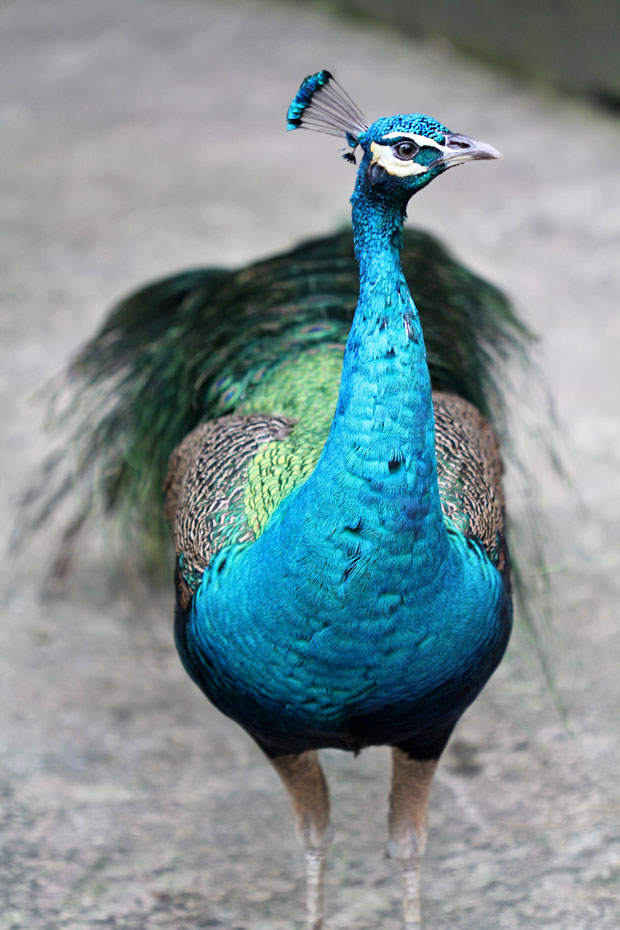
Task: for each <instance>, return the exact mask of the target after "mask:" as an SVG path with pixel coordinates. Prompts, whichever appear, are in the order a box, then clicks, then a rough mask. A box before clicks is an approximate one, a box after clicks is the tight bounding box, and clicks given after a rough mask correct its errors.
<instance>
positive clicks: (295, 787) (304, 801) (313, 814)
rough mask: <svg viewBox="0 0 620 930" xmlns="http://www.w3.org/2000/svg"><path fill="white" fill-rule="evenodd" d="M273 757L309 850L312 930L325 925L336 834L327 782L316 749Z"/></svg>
mask: <svg viewBox="0 0 620 930" xmlns="http://www.w3.org/2000/svg"><path fill="white" fill-rule="evenodd" d="M269 761H270V762H271V763H272V765H273V766H274V768H275V770H276V771H277V773H278V775H279V776H280V778H281V779H282V781H283V782H284V786H285V788H286V790H287V791H288V793H289V795H290V798H291V801H292V804H293V812H294V814H295V820H296V824H297V834H298V836H299V839H300V842H301V843H302V845H303V847H304V852H305V854H306V903H307V912H308V930H321V927H322V926H323V871H324V867H325V853H326V851H327V847H328V846H329V843H330V841H331V838H332V832H333V831H332V827H331V823H330V820H329V796H328V793H327V782H326V781H325V776H324V775H323V772H322V770H321V766H320V764H319V757H318V755H317V753H316V752H314V751H310V752H302V753H299V754H296V755H287V756H276V757H275V758H273V757H271V758H270V759H269Z"/></svg>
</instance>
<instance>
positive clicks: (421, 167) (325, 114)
mask: <svg viewBox="0 0 620 930" xmlns="http://www.w3.org/2000/svg"><path fill="white" fill-rule="evenodd" d="M287 129H314V130H316V131H317V132H325V133H328V134H329V135H334V136H340V137H341V138H344V139H345V141H346V144H347V149H346V151H345V152H344V155H343V157H344V158H345V159H346V160H347V161H350V162H353V164H355V151H356V149H357V147H358V146H359V147H360V148H361V150H362V153H363V154H362V159H361V163H360V167H359V170H358V183H361V184H362V185H363V186H365V187H368V188H370V189H372V190H375V191H377V192H378V193H379V192H380V193H381V194H382V195H383V196H385V197H388V198H390V199H392V198H393V199H396V200H403V201H405V202H406V201H407V200H408V199H409V197H411V195H412V194H415V193H416V191H418V190H420V189H421V188H422V187H425V186H426V185H427V184H428V183H429V182H430V181H432V180H433V178H436V177H437V176H438V175H439V174H442V173H443V172H444V171H446V170H447V169H448V168H452V167H454V166H455V165H462V164H464V163H465V162H467V161H474V160H477V159H483V158H485V159H486V158H501V157H502V156H501V155H500V153H499V152H498V151H497V149H495V148H493V146H492V145H488V143H486V142H478V141H476V140H475V139H470V138H469V137H468V136H464V135H461V134H460V133H456V132H451V131H450V130H449V129H448V128H447V127H446V126H444V125H442V124H441V123H439V122H438V121H437V120H435V119H433V118H432V117H430V116H425V115H424V114H423V113H409V114H406V115H399V116H388V117H381V118H380V119H378V120H375V122H374V123H372V124H371V125H368V123H367V122H366V119H365V118H364V116H363V114H362V112H361V111H360V110H359V108H358V107H357V106H356V104H355V103H353V101H352V100H351V98H350V97H349V96H348V94H347V93H346V91H344V90H343V88H342V87H341V86H340V85H339V84H338V82H337V81H336V80H335V78H334V76H333V75H332V74H331V73H330V72H329V71H325V70H323V71H319V72H317V73H316V74H312V75H310V76H309V77H307V78H306V79H305V81H303V83H302V85H301V87H300V88H299V91H298V93H297V96H296V97H295V99H294V100H293V102H292V103H291V105H290V107H289V110H288V115H287Z"/></svg>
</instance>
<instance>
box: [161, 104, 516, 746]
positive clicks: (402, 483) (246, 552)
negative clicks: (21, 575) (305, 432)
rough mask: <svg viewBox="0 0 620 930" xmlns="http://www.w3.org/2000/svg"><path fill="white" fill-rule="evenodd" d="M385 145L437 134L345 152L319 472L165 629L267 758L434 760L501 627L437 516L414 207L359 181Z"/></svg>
mask: <svg viewBox="0 0 620 930" xmlns="http://www.w3.org/2000/svg"><path fill="white" fill-rule="evenodd" d="M394 132H400V133H404V134H405V135H406V134H411V133H416V134H417V135H428V137H429V138H432V139H435V140H436V141H438V142H440V143H443V141H444V138H445V134H446V133H447V132H448V130H447V129H446V128H445V127H443V126H441V125H440V124H438V123H436V122H435V121H433V120H431V119H429V118H428V117H421V116H419V115H418V114H413V115H410V116H404V117H392V118H391V119H389V120H388V119H383V120H379V121H377V123H375V124H373V126H372V127H371V128H370V129H369V130H367V131H366V132H365V133H364V135H363V136H362V137H361V141H360V144H361V145H362V147H364V149H365V155H364V158H363V160H362V164H361V165H360V169H359V172H358V178H357V183H356V187H355V191H354V194H353V197H352V205H353V228H354V239H355V250H356V255H357V258H358V261H359V266H360V294H359V300H358V304H357V309H356V312H355V317H354V320H353V325H352V327H351V331H350V334H349V338H348V341H347V345H346V349H345V354H344V361H343V368H342V378H341V382H340V388H339V393H338V398H337V403H336V407H335V411H334V416H333V421H332V424H331V429H330V431H329V435H328V437H327V441H326V442H325V445H324V447H323V449H322V451H321V453H320V457H319V459H318V462H317V464H316V466H315V468H314V470H313V471H312V473H311V474H310V475H309V477H307V478H305V480H302V481H300V482H299V483H298V486H297V487H296V488H295V489H294V490H293V491H291V492H289V494H288V495H287V496H286V497H285V498H284V499H283V500H282V501H281V502H280V503H279V505H278V507H277V508H276V510H275V511H274V512H273V513H272V515H271V517H270V519H269V522H268V523H267V526H266V528H265V529H264V531H263V532H262V535H261V536H260V537H259V538H258V539H257V540H255V541H252V542H244V543H241V544H237V545H232V546H230V547H228V548H227V549H224V550H222V551H220V552H219V553H218V555H217V556H216V557H215V558H214V559H212V561H211V562H210V563H209V565H207V567H206V570H205V573H204V576H203V578H202V581H201V583H200V586H199V588H198V590H197V592H196V594H195V596H194V599H193V602H192V604H191V606H190V607H189V609H188V612H187V615H186V617H185V618H183V617H180V618H179V624H178V629H177V640H178V644H179V648H180V652H181V656H182V658H183V660H184V662H185V664H186V667H187V668H188V670H189V672H190V674H191V675H192V677H193V678H194V679H195V680H196V681H197V683H198V684H199V685H200V687H202V688H203V690H205V692H206V693H207V695H208V696H209V698H210V699H211V700H212V701H213V702H214V703H215V704H216V705H217V706H218V707H220V709H222V710H223V711H224V712H225V713H227V714H228V715H229V716H231V717H233V718H234V719H235V720H237V722H239V723H240V724H241V725H242V726H244V727H245V728H246V729H247V730H248V731H249V732H250V733H252V735H254V737H255V738H256V739H257V740H258V741H259V742H260V743H261V745H262V746H263V747H264V748H265V749H266V750H267V751H269V752H271V753H278V752H280V753H291V752H301V751H304V750H306V749H309V748H316V747H320V746H338V747H341V748H356V749H357V748H360V747H362V746H364V745H368V744H371V743H382V744H385V743H388V744H396V743H405V742H406V743H407V744H408V746H409V747H410V749H411V751H412V752H414V753H416V752H417V755H418V757H425V758H426V757H427V756H428V755H429V753H430V754H432V753H433V751H434V752H435V754H436V755H437V756H438V755H439V753H440V752H441V749H442V748H443V745H444V744H445V741H446V738H447V735H448V734H449V732H450V731H451V729H452V727H453V726H454V724H455V722H456V720H457V719H458V717H459V716H460V714H461V713H462V712H463V710H464V709H465V707H466V706H467V705H468V704H469V703H470V702H471V701H472V700H473V699H474V697H475V696H476V694H477V693H478V692H479V690H480V688H481V687H482V686H483V684H484V683H485V681H486V680H487V679H488V677H489V675H490V674H491V672H492V671H493V669H494V668H495V666H496V665H497V663H498V661H499V659H500V658H501V655H502V653H503V650H504V648H505V645H506V642H507V638H508V633H509V629H510V620H511V611H510V604H509V598H508V596H507V577H506V574H505V573H504V575H502V574H501V573H500V571H499V570H498V569H497V568H496V566H495V565H493V564H492V562H491V560H490V558H489V556H488V554H487V553H486V552H485V550H484V548H483V547H482V546H479V545H472V544H470V543H469V541H468V540H467V538H466V537H465V535H464V534H463V533H462V532H460V531H459V530H458V529H457V528H456V526H455V525H454V524H453V523H452V522H451V521H450V520H448V519H447V518H446V517H445V516H444V514H443V511H442V506H441V500H440V493H439V485H438V479H437V465H436V458H435V430H434V417H433V406H432V392H431V383H430V377H429V372H428V365H427V361H426V352H425V347H424V340H423V335H422V329H421V325H420V319H419V315H418V312H417V309H416V307H415V304H414V302H413V300H412V298H411V295H410V293H409V289H408V287H407V284H406V282H405V279H404V277H403V273H402V269H401V266H400V259H399V250H400V229H401V225H402V222H403V218H404V211H405V206H406V203H407V201H408V199H409V197H410V195H411V193H412V192H413V191H412V190H411V187H410V186H409V182H403V179H402V178H400V177H398V176H393V177H391V178H389V179H386V178H384V177H380V179H379V183H377V181H375V180H373V177H372V174H371V170H372V160H371V148H370V142H371V141H378V140H381V139H383V138H384V137H385V136H386V135H387V134H393V133H394ZM429 151H433V149H429ZM434 154H435V156H436V155H437V151H436V150H435V151H434ZM434 170H435V171H437V172H440V171H441V170H442V168H441V166H440V165H438V166H437V167H436V168H435V169H434ZM427 174H428V172H427V173H425V174H424V175H423V176H422V178H423V180H424V183H428V180H429V178H428V177H427ZM414 178H415V179H418V176H417V175H415V176H414ZM387 181H389V190H388V191H387V192H386V188H387V187H388V184H387ZM417 186H420V183H419V180H418V185H417Z"/></svg>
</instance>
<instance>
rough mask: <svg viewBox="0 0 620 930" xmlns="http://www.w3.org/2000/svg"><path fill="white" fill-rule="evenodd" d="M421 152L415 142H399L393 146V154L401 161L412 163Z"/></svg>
mask: <svg viewBox="0 0 620 930" xmlns="http://www.w3.org/2000/svg"><path fill="white" fill-rule="evenodd" d="M419 151H420V147H419V146H418V145H416V144H415V142H409V141H407V142H397V143H396V145H393V146H392V154H393V155H395V156H396V158H400V160H401V161H411V159H412V158H413V157H414V156H415V155H417V153H418V152H419Z"/></svg>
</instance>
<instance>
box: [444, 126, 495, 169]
mask: <svg viewBox="0 0 620 930" xmlns="http://www.w3.org/2000/svg"><path fill="white" fill-rule="evenodd" d="M441 149H442V154H441V155H440V156H439V158H437V159H435V161H434V162H433V165H446V167H448V168H452V167H453V166H454V165H462V164H463V163H464V162H466V161H478V160H480V159H482V158H503V155H502V154H501V152H498V151H497V149H496V148H494V147H493V146H492V145H489V143H488V142H478V141H476V139H470V138H469V136H463V135H460V134H459V133H456V132H450V133H447V134H446V137H445V141H444V145H442V146H441Z"/></svg>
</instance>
